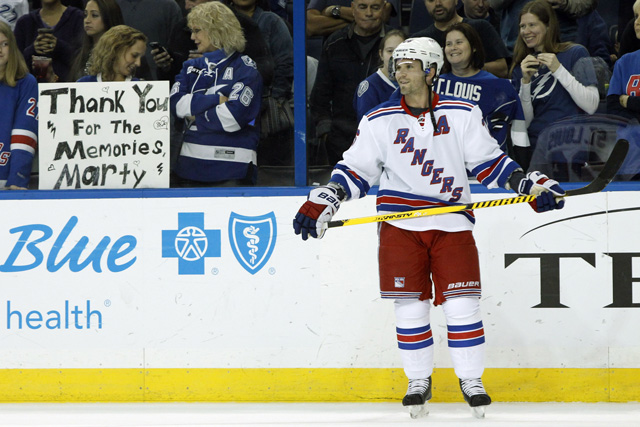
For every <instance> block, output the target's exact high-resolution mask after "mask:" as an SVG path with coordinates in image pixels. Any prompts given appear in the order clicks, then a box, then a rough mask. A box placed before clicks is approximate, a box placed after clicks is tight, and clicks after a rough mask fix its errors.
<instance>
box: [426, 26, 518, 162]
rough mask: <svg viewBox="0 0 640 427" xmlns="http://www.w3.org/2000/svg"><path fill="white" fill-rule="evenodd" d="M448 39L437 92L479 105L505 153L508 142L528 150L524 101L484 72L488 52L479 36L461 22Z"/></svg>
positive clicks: (507, 84)
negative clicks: (521, 101) (523, 109)
mask: <svg viewBox="0 0 640 427" xmlns="http://www.w3.org/2000/svg"><path fill="white" fill-rule="evenodd" d="M445 38H446V42H445V47H444V53H445V61H444V66H443V67H442V70H443V72H444V74H442V75H441V76H440V77H439V78H438V80H437V81H436V82H435V83H434V90H435V92H436V93H438V94H440V95H447V96H453V97H456V98H462V99H466V100H469V101H472V102H474V103H476V104H478V106H479V107H480V110H481V111H482V116H483V118H484V121H485V123H486V125H487V126H488V127H489V132H490V133H491V136H493V137H494V138H495V140H496V141H498V145H499V146H500V148H501V149H502V150H503V151H504V152H507V151H508V150H507V148H508V147H507V142H508V141H510V143H511V144H512V145H513V146H517V147H528V146H529V137H528V136H527V128H526V126H525V122H524V113H523V111H522V104H521V103H520V97H518V94H517V93H516V91H515V89H514V88H513V85H512V84H511V82H510V81H509V80H507V79H501V78H498V77H496V76H494V75H493V74H491V73H489V72H487V71H484V70H483V69H482V67H483V66H484V48H483V47H482V41H481V40H480V35H479V34H478V32H477V31H476V30H475V29H474V28H473V27H472V26H470V25H469V24H466V23H464V22H459V23H457V24H454V25H452V26H451V27H450V28H449V29H448V30H447V32H446V35H445ZM509 136H510V137H511V138H510V139H509ZM510 148H511V147H509V149H510Z"/></svg>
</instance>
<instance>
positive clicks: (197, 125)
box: [169, 49, 262, 182]
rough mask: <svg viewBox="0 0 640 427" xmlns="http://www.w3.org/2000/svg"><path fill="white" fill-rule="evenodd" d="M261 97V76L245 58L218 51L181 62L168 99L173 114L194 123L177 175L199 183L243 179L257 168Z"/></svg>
mask: <svg viewBox="0 0 640 427" xmlns="http://www.w3.org/2000/svg"><path fill="white" fill-rule="evenodd" d="M221 96H224V97H226V98H227V100H226V102H223V103H220V99H221ZM261 98H262V77H260V73H259V72H258V70H257V68H256V63H255V62H254V61H253V60H252V59H251V58H249V57H248V56H247V55H243V54H241V53H238V52H235V53H233V54H231V55H227V54H226V53H225V52H224V50H222V49H218V50H216V51H214V52H208V53H205V54H204V56H202V57H200V58H194V59H190V60H188V61H185V62H184V65H183V67H182V71H181V72H180V74H178V75H177V76H176V82H175V83H174V85H173V87H172V88H171V96H170V98H169V100H170V102H171V111H172V113H173V114H175V115H176V116H178V117H180V118H189V117H195V120H194V121H190V120H188V121H187V130H186V132H185V134H184V142H183V144H182V149H181V150H180V157H179V158H178V164H177V166H176V173H177V174H178V175H179V176H181V177H183V178H186V179H190V180H194V181H200V182H217V181H226V180H231V179H243V178H245V177H246V175H247V172H248V170H249V164H250V163H253V165H256V166H257V160H256V159H257V153H256V149H257V146H258V140H259V139H260V129H259V125H258V123H257V120H256V119H257V118H258V116H259V114H260V105H261Z"/></svg>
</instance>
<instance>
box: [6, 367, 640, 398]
mask: <svg viewBox="0 0 640 427" xmlns="http://www.w3.org/2000/svg"><path fill="white" fill-rule="evenodd" d="M482 378H483V381H484V383H485V387H486V389H487V391H488V392H489V394H490V395H491V397H492V399H493V400H494V401H496V402H630V401H640V387H638V386H637V384H638V383H639V382H640V369H486V370H485V373H484V375H483V377H482ZM433 384H434V386H433V400H432V401H433V402H461V401H462V397H461V394H460V389H459V386H458V380H457V378H456V376H455V373H454V372H453V369H436V370H435V371H434V373H433ZM406 387H407V380H406V378H405V376H404V373H403V371H402V370H401V369H301V368H297V369H144V370H142V369H3V370H0V401H1V402H34V401H37V402H167V401H174V402H195V401H198V402H241V401H245V402H246V401H253V402H276V401H277V402H313V401H322V402H358V401H362V402H366V401H368V402H370V401H399V400H400V399H401V398H402V396H403V395H404V392H405V391H406Z"/></svg>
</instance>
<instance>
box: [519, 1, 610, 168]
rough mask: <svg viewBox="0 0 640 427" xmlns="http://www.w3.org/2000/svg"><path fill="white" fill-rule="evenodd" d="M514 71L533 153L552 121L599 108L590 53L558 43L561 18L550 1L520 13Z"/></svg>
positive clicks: (528, 6) (537, 3)
mask: <svg viewBox="0 0 640 427" xmlns="http://www.w3.org/2000/svg"><path fill="white" fill-rule="evenodd" d="M511 72H512V75H511V77H512V81H513V84H514V86H515V87H516V90H518V91H519V95H520V100H521V102H522V108H523V110H524V117H525V121H526V123H527V128H528V132H529V141H530V142H531V147H532V149H533V150H535V147H536V145H537V144H538V136H539V135H540V134H541V133H542V131H543V130H544V129H545V128H547V127H549V126H550V125H551V124H553V123H554V122H556V121H558V120H560V119H563V118H565V117H569V116H574V115H577V114H581V113H583V112H586V113H588V114H593V113H595V111H596V109H597V108H598V103H599V102H600V95H599V94H598V88H597V86H596V85H597V79H596V74H595V70H594V68H593V64H592V62H591V59H590V57H589V52H588V51H587V49H586V48H585V47H583V46H581V45H577V44H573V43H561V42H560V27H559V25H558V19H557V17H556V15H555V12H554V11H553V9H552V8H551V5H550V4H549V2H548V1H547V0H534V1H532V2H530V3H527V4H525V5H524V7H523V8H522V10H521V11H520V35H519V36H518V40H517V41H516V46H515V49H514V57H513V63H512V65H511ZM547 143H548V141H547V142H544V143H543V144H541V148H542V147H545V146H546V145H547ZM529 154H532V153H529ZM522 166H523V167H526V166H528V165H524V164H523V165H522Z"/></svg>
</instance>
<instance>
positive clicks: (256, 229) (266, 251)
mask: <svg viewBox="0 0 640 427" xmlns="http://www.w3.org/2000/svg"><path fill="white" fill-rule="evenodd" d="M276 235H277V227H276V216H275V214H274V213H273V212H270V213H268V214H266V215H262V216H254V217H251V216H243V215H238V214H237V213H235V212H231V216H230V218H229V242H230V243H231V249H232V250H233V254H234V255H235V256H236V259H237V260H238V262H239V263H240V265H241V266H242V267H243V268H244V269H245V270H247V271H248V272H249V273H251V274H256V273H257V272H258V271H260V269H261V268H262V267H264V265H265V264H266V263H267V261H269V258H270V257H271V254H272V253H273V249H274V248H275V246H276Z"/></svg>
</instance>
